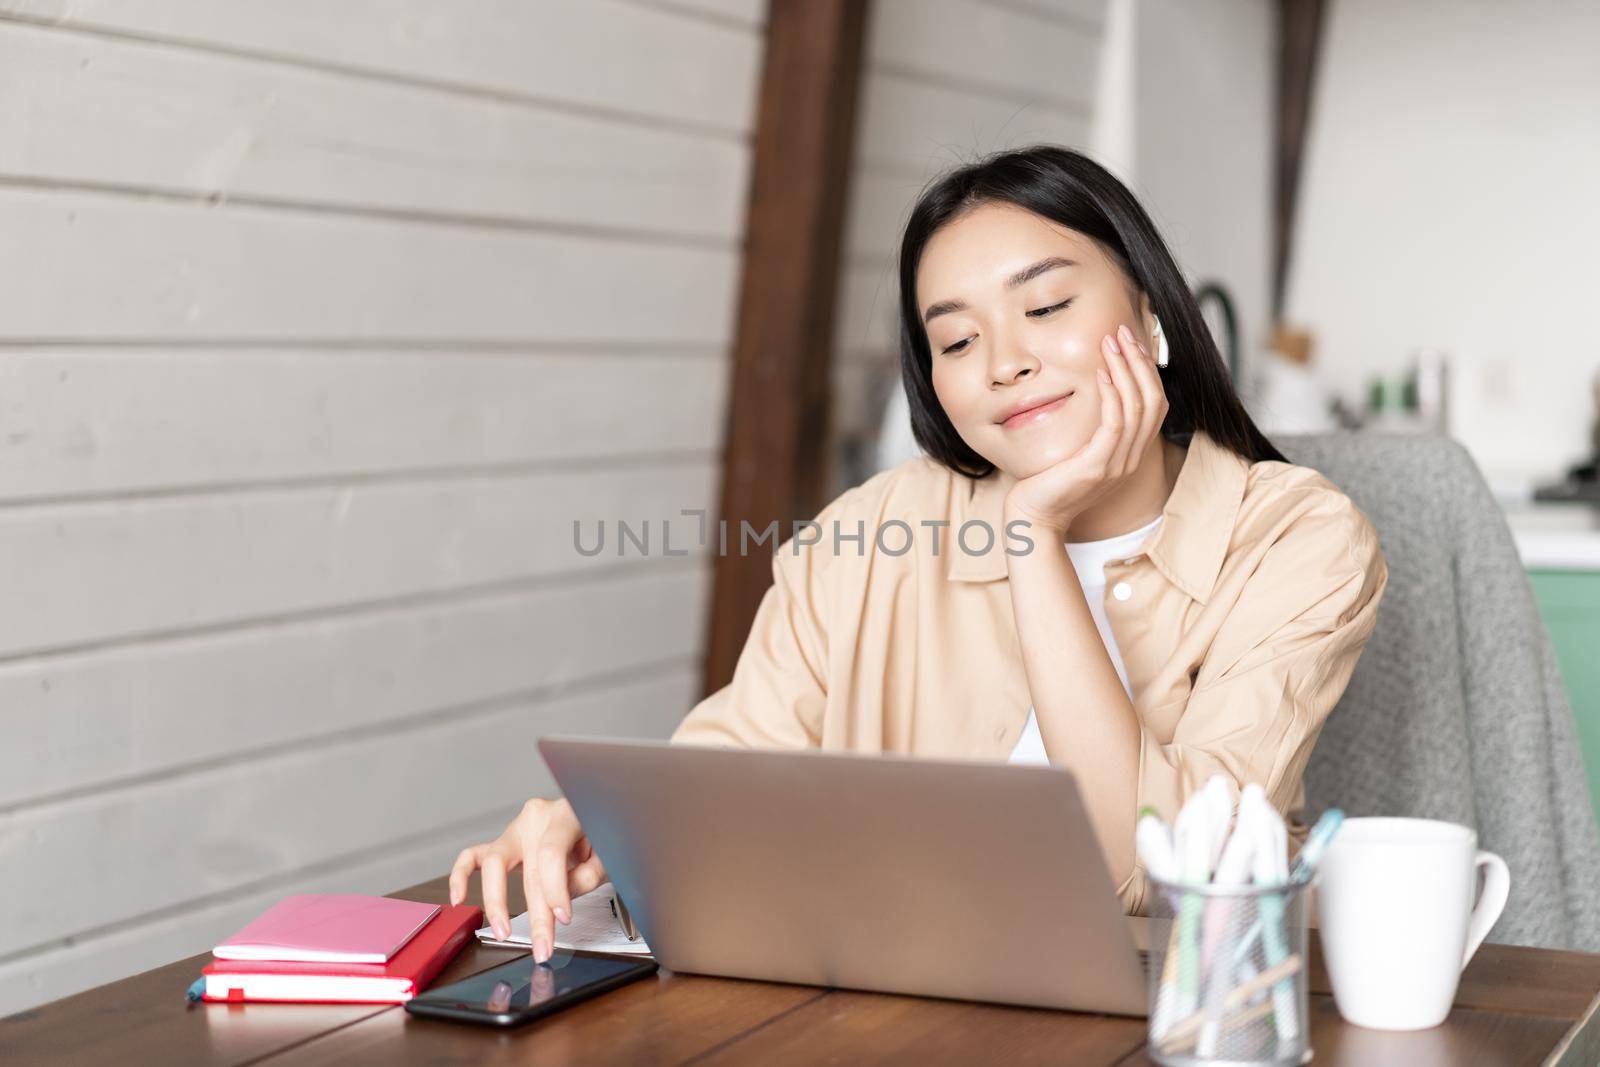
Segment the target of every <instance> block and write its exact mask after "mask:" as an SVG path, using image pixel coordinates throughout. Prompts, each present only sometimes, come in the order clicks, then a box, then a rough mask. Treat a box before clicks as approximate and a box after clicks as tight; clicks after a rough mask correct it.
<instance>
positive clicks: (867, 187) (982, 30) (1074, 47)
mask: <svg viewBox="0 0 1600 1067" xmlns="http://www.w3.org/2000/svg"><path fill="white" fill-rule="evenodd" d="M1104 14H1105V0H874V2H873V6H872V8H871V16H870V19H869V23H868V35H867V54H866V64H867V66H866V69H865V71H864V72H863V74H864V76H865V77H864V80H863V82H862V97H861V114H860V119H859V122H858V124H857V132H856V142H855V162H854V169H853V173H852V176H851V189H850V199H849V203H848V207H847V218H848V223H847V225H848V234H847V236H846V244H845V250H846V269H845V272H844V275H843V277H842V278H841V280H840V285H841V289H840V292H839V302H838V313H837V320H836V325H835V336H834V351H835V353H836V358H835V362H834V370H833V389H834V403H833V412H834V442H833V455H834V457H835V463H834V466H833V470H834V486H833V488H834V491H835V492H838V491H840V490H843V489H844V488H846V487H848V486H850V485H853V484H855V483H857V482H859V481H860V480H862V478H864V477H865V476H866V475H867V474H870V473H871V472H872V471H873V470H875V469H876V468H875V467H871V466H870V465H869V463H868V460H869V459H870V450H871V449H872V448H873V447H874V445H875V443H876V439H877V435H878V426H879V421H880V419H881V418H882V412H883V406H884V404H885V402H886V400H887V398H888V396H889V390H891V389H898V388H900V370H899V353H898V349H897V341H896V337H897V334H898V327H897V326H896V322H897V319H896V316H897V314H898V312H897V310H896V306H897V300H898V297H897V295H896V294H897V288H898V284H897V282H896V273H895V271H896V267H895V261H896V257H897V254H898V251H899V243H900V236H901V230H902V228H903V226H904V224H905V220H906V216H907V215H909V214H910V211H911V206H912V204H913V203H914V202H915V201H916V198H917V194H918V193H920V192H921V191H922V189H923V188H924V186H925V185H926V184H927V183H928V181H929V180H930V179H931V178H933V177H934V176H935V175H936V174H938V173H940V172H942V171H945V170H947V169H949V168H951V167H953V166H957V165H959V164H962V163H967V162H970V161H972V160H974V159H976V158H978V157H979V156H982V155H984V154H985V153H988V152H992V151H996V150H999V149H1005V148H1013V147H1017V146H1020V145H1025V144H1031V143H1034V142H1038V141H1049V142H1053V143H1057V144H1064V145H1067V146H1069V147H1074V148H1080V147H1084V146H1086V144H1087V141H1088V137H1089V121H1090V113H1091V107H1092V102H1093V91H1094V84H1095V74H1096V67H1097V64H1098V62H1099V55H1100V41H1101V37H1102V28H1103V25H1104Z"/></svg>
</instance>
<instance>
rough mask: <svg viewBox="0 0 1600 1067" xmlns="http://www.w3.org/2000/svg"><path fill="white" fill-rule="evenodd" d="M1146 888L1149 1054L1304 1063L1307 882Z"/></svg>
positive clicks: (1182, 1063)
mask: <svg viewBox="0 0 1600 1067" xmlns="http://www.w3.org/2000/svg"><path fill="white" fill-rule="evenodd" d="M1150 883H1151V903H1150V907H1149V916H1150V961H1149V963H1150V970H1149V991H1150V1021H1149V1049H1148V1053H1149V1056H1150V1058H1151V1059H1152V1060H1154V1061H1155V1062H1156V1063H1160V1064H1165V1065H1167V1067H1202V1065H1206V1067H1215V1065H1219V1064H1237V1065H1240V1067H1244V1065H1250V1067H1267V1065H1272V1067H1281V1065H1288V1064H1303V1063H1308V1062H1310V1060H1311V1036H1310V1028H1311V1019H1310V1013H1309V1001H1308V989H1309V985H1308V980H1309V974H1308V966H1307V961H1308V957H1307V954H1306V947H1307V940H1306V923H1305V918H1306V914H1305V909H1306V886H1305V885H1304V884H1301V883H1295V882H1288V883H1284V884H1282V885H1266V886H1262V885H1241V886H1228V885H1214V884H1210V883H1207V884H1200V885H1184V884H1180V883H1172V882H1164V881H1161V880H1160V879H1157V878H1153V877H1152V878H1151V879H1150Z"/></svg>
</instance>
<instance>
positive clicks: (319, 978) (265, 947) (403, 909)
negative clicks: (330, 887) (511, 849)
mask: <svg viewBox="0 0 1600 1067" xmlns="http://www.w3.org/2000/svg"><path fill="white" fill-rule="evenodd" d="M482 918H483V909H481V908H477V907H472V906H470V905H465V904H463V905H458V906H452V907H440V906H439V905H437V904H420V903H417V902H416V901H411V900H394V899H392V898H390V897H371V896H360V895H355V894H304V895H300V896H292V897H285V898H284V899H283V900H280V901H279V902H278V903H277V904H274V905H273V906H272V907H271V908H269V909H268V910H267V912H266V913H265V914H263V915H262V916H261V917H260V918H258V919H256V920H255V921H254V922H252V923H250V924H249V925H248V926H246V927H245V928H244V929H242V930H240V931H239V932H238V933H236V934H234V935H233V936H232V937H230V938H228V939H227V940H226V941H224V942H223V943H222V944H220V945H218V946H217V947H216V948H214V949H212V951H211V955H212V956H213V957H214V960H213V962H212V963H211V964H209V965H208V966H206V967H205V968H204V969H203V970H202V971H201V972H200V973H201V976H202V978H201V981H202V982H204V988H203V992H202V994H201V997H200V999H203V1000H220V1001H250V1000H278V1001H319V1002H340V1003H361V1004H398V1003H401V1002H403V1001H407V1000H410V999H411V998H412V997H413V996H415V995H416V994H417V993H419V992H421V991H422V990H423V989H425V988H426V987H427V985H428V983H429V982H430V981H432V980H433V977H434V976H435V975H437V974H438V973H439V972H440V971H441V970H443V969H444V965H445V964H447V963H449V962H450V961H451V960H452V959H453V958H455V955H456V953H458V952H460V951H461V949H462V947H463V946H464V945H465V944H466V943H467V941H468V940H469V939H470V938H471V937H472V932H473V930H475V929H476V928H477V926H478V924H479V923H480V922H481V921H482ZM196 984H197V985H199V984H200V983H196Z"/></svg>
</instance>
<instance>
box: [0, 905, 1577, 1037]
mask: <svg viewBox="0 0 1600 1067" xmlns="http://www.w3.org/2000/svg"><path fill="white" fill-rule="evenodd" d="M511 881H512V883H513V886H512V890H513V894H514V898H513V905H514V911H520V910H522V904H521V899H520V893H521V887H520V885H519V884H517V883H519V882H520V879H516V878H513V879H511ZM447 893H448V890H447V888H446V885H445V880H444V879H443V878H439V879H436V880H434V881H431V882H424V883H423V884H421V885H418V886H413V887H412V888H410V889H406V890H402V891H400V892H398V893H395V894H392V895H393V896H397V897H405V898H408V899H412V900H425V901H430V902H435V903H445V902H446V899H447ZM480 903H481V902H480ZM515 954H516V953H515V952H514V951H513V950H510V949H490V948H481V947H479V946H478V945H477V944H476V943H474V944H472V945H469V946H468V948H467V949H466V950H465V951H463V952H462V954H461V955H460V956H458V957H457V958H456V960H455V961H454V962H453V963H452V964H451V965H450V966H449V967H448V968H447V969H446V970H445V972H444V973H443V975H441V976H440V978H439V981H441V982H445V981H455V980H456V979H458V978H463V977H466V976H467V975H470V974H475V973H477V972H479V971H483V970H486V969H488V968H490V967H493V966H495V965H497V964H500V963H503V962H505V961H506V960H508V959H511V958H512V957H513V956H514V955H515ZM208 958H209V957H207V956H195V957H192V958H190V959H187V960H183V961H180V962H178V963H174V964H170V965H168V966H166V967H160V968H157V969H156V970H153V971H147V972H145V973H144V974H141V975H136V976H134V977H132V978H127V979H124V980H123V981H120V982H112V983H110V984H109V985H104V986H101V987H99V988H98V989H92V990H89V991H88V992H85V993H80V994H78V995H77V996H73V997H67V998H65V999H63V1000H59V1001H56V1002H55V1003H52V1004H48V1005H45V1006H44V1007H41V1008H37V1009H35V1010H33V1011H29V1012H24V1013H22V1014H19V1015H14V1016H11V1017H9V1018H6V1019H4V1020H0V1063H4V1064H7V1065H10V1064H19V1065H20V1064H30V1065H31V1064H36V1063H38V1064H46V1063H84V1064H87V1063H97V1064H98V1063H116V1064H143V1063H159V1064H246V1063H259V1062H263V1061H265V1062H267V1063H270V1064H278V1063H296V1064H298V1063H313V1064H323V1063H326V1064H349V1063H377V1064H407V1063H417V1064H423V1063H426V1064H443V1063H463V1064H466V1063H471V1064H497V1063H527V1064H613V1063H617V1064H687V1063H695V1064H730V1063H756V1064H763V1065H765V1064H817V1063H836V1064H871V1063H914V1064H917V1065H919V1067H924V1065H932V1064H984V1063H1006V1064H1031V1063H1041V1064H1043V1063H1052V1064H1085V1065H1098V1064H1107V1065H1110V1064H1117V1065H1134V1064H1146V1063H1149V1062H1150V1061H1149V1060H1148V1059H1147V1058H1146V1056H1145V1054H1144V1034H1145V1030H1144V1026H1145V1024H1144V1021H1143V1020H1142V1019H1124V1018H1113V1017H1108V1016H1099V1015H1080V1014H1076V1013H1073V1012H1056V1011H1045V1010H1039V1009H1029V1008H1005V1007H996V1006H991V1005H984V1004H969V1003H965V1002H961V1001H949V1000H930V999H923V998H919V997H904V996H893V995H887V994H877V993H856V992H846V991H841V990H833V989H817V988H812V987H809V986H795V985H779V984H774V983H767V982H747V981H738V980H731V979H722V978H707V977H702V976H699V975H690V974H671V973H668V972H665V971H663V972H659V973H658V974H657V975H656V976H655V977H652V978H646V979H644V980H642V981H639V982H635V983H633V984H631V985H629V986H627V987H625V988H623V989H621V990H618V991H616V992H613V993H609V994H607V995H605V996H603V997H599V998H596V999H595V1000H592V1001H589V1002H587V1003H584V1004H580V1005H578V1006H576V1007H573V1008H569V1009H567V1010H566V1011H563V1012H561V1013H560V1014H558V1015H555V1016H552V1017H550V1018H548V1019H543V1020H540V1021H539V1022H535V1023H531V1024H529V1025H527V1026H524V1027H521V1028H519V1029H517V1030H512V1031H509V1032H505V1033H501V1032H497V1031H494V1030H489V1029H480V1028H477V1027H472V1026H465V1025H458V1024H451V1023H441V1022H428V1021H421V1020H415V1019H412V1018H411V1017H410V1016H408V1015H407V1014H406V1013H405V1012H404V1011H403V1010H402V1009H401V1008H400V1007H399V1006H398V1005H395V1006H373V1005H350V1006H341V1005H298V1004H252V1005H231V1006H230V1005H225V1004H196V1005H192V1006H191V1005H188V1004H186V1002H185V1000H184V991H185V990H186V989H187V988H188V986H189V983H190V982H191V981H193V980H194V978H195V976H196V975H197V973H198V972H199V970H200V967H201V966H203V965H204V963H205V962H206V960H207V959H208ZM1311 989H1312V995H1311V1015H1312V1020H1313V1022H1312V1047H1313V1049H1314V1050H1315V1053H1316V1058H1315V1060H1314V1061H1313V1062H1314V1063H1316V1064H1318V1065H1332V1064H1340V1065H1352V1067H1374V1065H1379V1064H1391V1063H1392V1064H1403V1065H1405V1067H1428V1065H1432V1064H1465V1063H1471V1064H1552V1065H1553V1064H1560V1065H1562V1067H1578V1065H1582V1067H1593V1065H1594V1064H1596V1063H1597V1062H1600V1024H1597V1022H1596V1020H1595V1015H1596V1007H1597V1004H1600V955H1588V954H1584V953H1577V952H1555V951H1549V950H1544V949H1528V948H1514V947H1510V946H1504V945H1493V944H1488V945H1484V946H1483V948H1482V949H1480V950H1479V952H1478V954H1477V956H1476V957H1475V958H1474V959H1473V961H1472V964H1471V966H1469V967H1468V968H1467V971H1466V974H1465V975H1464V976H1463V977H1462V980H1461V988H1460V990H1459V992H1458V993H1457V994H1456V1006H1455V1008H1454V1009H1453V1010H1452V1011H1451V1013H1450V1017H1449V1019H1448V1020H1447V1021H1446V1022H1445V1024H1444V1025H1443V1026H1440V1027H1437V1028H1435V1029H1433V1030H1425V1031H1420V1032H1416V1033H1402V1034H1391V1033H1384V1032H1381V1031H1377V1030H1363V1029H1361V1028H1359V1027H1354V1026H1349V1025H1347V1024H1346V1023H1345V1022H1344V1021H1343V1020H1342V1019H1340V1017H1339V1013H1338V1011H1337V1010H1336V1009H1335V1007H1334V1003H1333V998H1332V997H1331V995H1330V994H1329V991H1328V979H1327V974H1326V972H1325V971H1324V970H1323V967H1322V963H1321V960H1320V958H1319V952H1318V949H1317V946H1316V944H1315V937H1314V936H1313V944H1312V984H1311Z"/></svg>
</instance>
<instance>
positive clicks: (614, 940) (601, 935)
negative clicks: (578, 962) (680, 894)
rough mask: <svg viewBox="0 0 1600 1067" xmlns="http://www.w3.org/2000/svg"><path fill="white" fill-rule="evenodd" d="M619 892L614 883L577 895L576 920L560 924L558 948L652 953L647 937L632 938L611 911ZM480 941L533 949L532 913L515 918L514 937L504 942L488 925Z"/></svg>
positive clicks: (488, 943)
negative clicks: (529, 918) (529, 916)
mask: <svg viewBox="0 0 1600 1067" xmlns="http://www.w3.org/2000/svg"><path fill="white" fill-rule="evenodd" d="M616 895H617V891H616V888H615V887H613V886H612V884H611V883H610V882H607V883H606V884H605V885H603V886H601V887H600V888H599V889H596V890H593V891H592V892H589V893H585V894H583V895H582V896H581V897H575V898H574V899H573V901H572V921H571V922H570V923H566V924H564V925H563V924H562V923H561V922H559V921H558V922H557V923H556V924H555V926H556V944H555V947H556V948H565V949H586V950H588V951H590V952H625V953H628V954H629V955H633V956H648V955H650V946H649V945H647V944H645V942H644V939H643V938H640V939H639V940H638V941H629V940H628V936H627V935H626V934H624V933H623V932H622V926H621V924H620V923H618V922H617V918H616V916H615V915H612V914H611V901H612V899H613V898H614V897H615V896H616ZM478 940H479V941H480V942H482V943H483V944H485V945H494V946H498V947H505V948H530V947H532V945H533V938H532V936H531V935H530V934H529V932H528V913H527V912H523V913H522V914H521V915H518V916H517V917H516V918H514V919H512V920H511V937H510V939H509V940H506V941H501V940H499V939H498V938H496V937H495V936H494V930H492V929H490V928H489V927H487V926H485V927H484V928H483V929H481V930H479V931H478Z"/></svg>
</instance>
